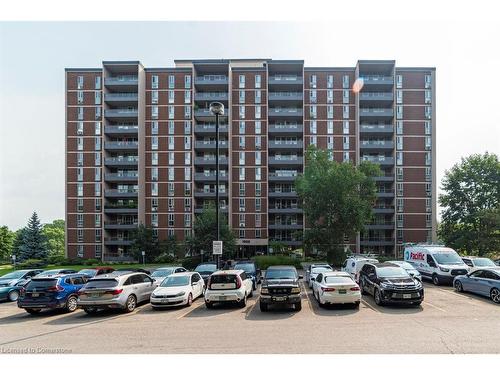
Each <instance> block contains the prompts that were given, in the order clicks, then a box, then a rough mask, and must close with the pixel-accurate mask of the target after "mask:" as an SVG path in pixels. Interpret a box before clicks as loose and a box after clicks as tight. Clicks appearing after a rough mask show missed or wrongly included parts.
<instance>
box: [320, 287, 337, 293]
mask: <svg viewBox="0 0 500 375" xmlns="http://www.w3.org/2000/svg"><path fill="white" fill-rule="evenodd" d="M321 290H322V291H323V292H335V288H325V287H323V286H322V287H321Z"/></svg>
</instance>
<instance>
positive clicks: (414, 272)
mask: <svg viewBox="0 0 500 375" xmlns="http://www.w3.org/2000/svg"><path fill="white" fill-rule="evenodd" d="M387 263H391V264H394V265H396V266H399V267H401V268H402V269H404V270H405V271H406V272H408V274H409V275H410V276H411V277H414V278H415V279H418V280H420V281H422V275H421V274H420V272H418V271H417V269H416V268H415V267H413V266H412V265H411V264H410V263H408V262H405V261H404V260H391V261H389V262H387Z"/></svg>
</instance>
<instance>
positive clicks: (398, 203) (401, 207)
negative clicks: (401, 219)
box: [396, 198, 403, 212]
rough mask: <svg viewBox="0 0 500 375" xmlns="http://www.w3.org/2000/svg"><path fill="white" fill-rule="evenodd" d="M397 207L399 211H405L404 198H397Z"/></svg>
mask: <svg viewBox="0 0 500 375" xmlns="http://www.w3.org/2000/svg"><path fill="white" fill-rule="evenodd" d="M396 207H397V210H398V212H403V198H398V199H397V200H396Z"/></svg>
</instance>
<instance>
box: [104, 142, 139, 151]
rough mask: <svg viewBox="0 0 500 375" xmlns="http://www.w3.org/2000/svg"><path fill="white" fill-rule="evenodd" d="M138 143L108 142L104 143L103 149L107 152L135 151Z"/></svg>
mask: <svg viewBox="0 0 500 375" xmlns="http://www.w3.org/2000/svg"><path fill="white" fill-rule="evenodd" d="M138 146H139V142H138V141H108V142H105V143H104V148H105V149H108V150H122V149H136V148H137V147H138Z"/></svg>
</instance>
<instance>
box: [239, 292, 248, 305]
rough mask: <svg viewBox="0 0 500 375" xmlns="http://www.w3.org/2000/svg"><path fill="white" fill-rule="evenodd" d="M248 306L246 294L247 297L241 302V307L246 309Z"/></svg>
mask: <svg viewBox="0 0 500 375" xmlns="http://www.w3.org/2000/svg"><path fill="white" fill-rule="evenodd" d="M246 305H247V294H246V293H245V296H244V297H243V299H242V300H241V301H240V307H245V306H246Z"/></svg>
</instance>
